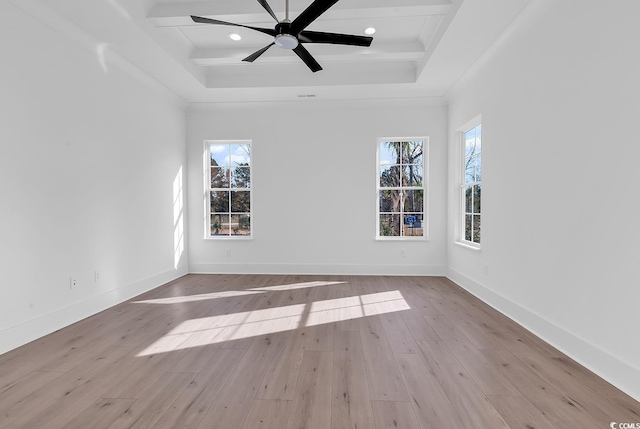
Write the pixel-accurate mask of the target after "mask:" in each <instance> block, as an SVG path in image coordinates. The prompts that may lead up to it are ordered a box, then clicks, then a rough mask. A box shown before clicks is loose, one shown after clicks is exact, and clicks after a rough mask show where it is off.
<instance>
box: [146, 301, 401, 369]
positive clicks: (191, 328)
mask: <svg viewBox="0 0 640 429" xmlns="http://www.w3.org/2000/svg"><path fill="white" fill-rule="evenodd" d="M204 295H210V294H204ZM177 298H184V297H177ZM165 299H170V298H165ZM410 308H411V307H409V304H407V302H406V301H405V299H404V297H403V296H402V294H401V293H400V291H397V290H395V291H389V292H379V293H372V294H367V295H359V296H352V297H345V298H336V299H327V300H322V301H314V302H312V303H311V304H310V305H307V304H296V305H287V306H282V307H275V308H265V309H260V310H253V311H245V312H239V313H233V314H225V315H219V316H211V317H202V318H198V319H191V320H185V321H184V322H182V323H180V324H179V325H178V326H176V327H175V328H174V329H172V330H171V331H170V332H168V333H167V334H166V335H164V336H163V337H161V338H159V339H158V340H157V341H155V342H154V343H153V344H151V345H150V346H149V347H147V348H145V349H144V350H143V351H141V352H140V353H138V355H137V356H148V355H152V354H157V353H168V352H172V351H176V350H184V349H189V348H193V347H201V346H206V345H210V344H218V343H223V342H226V341H234V340H240V339H245V338H251V337H257V336H260V335H267V334H273V333H277V332H286V331H291V330H294V329H297V328H299V327H301V326H305V327H307V326H318V325H323V324H327V323H333V322H341V321H345V320H353V319H358V318H362V317H367V316H375V315H378V314H385V313H392V312H397V311H404V310H409V309H410Z"/></svg>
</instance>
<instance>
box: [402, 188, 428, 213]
mask: <svg viewBox="0 0 640 429" xmlns="http://www.w3.org/2000/svg"><path fill="white" fill-rule="evenodd" d="M403 195H404V201H403V203H404V204H403V207H404V209H403V211H404V212H405V213H409V212H422V211H424V191H423V190H422V189H416V190H405V191H403Z"/></svg>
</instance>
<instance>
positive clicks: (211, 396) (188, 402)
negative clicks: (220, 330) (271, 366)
mask: <svg viewBox="0 0 640 429" xmlns="http://www.w3.org/2000/svg"><path fill="white" fill-rule="evenodd" d="M244 353H245V350H244V349H220V350H218V352H217V353H216V354H215V355H214V356H213V357H212V358H211V359H210V360H209V362H208V363H207V365H206V366H205V367H204V368H203V369H202V370H201V371H200V372H199V373H197V374H196V375H195V377H194V379H193V380H192V381H191V382H190V383H189V384H188V385H187V386H186V387H185V388H184V390H183V391H182V392H180V394H179V395H178V397H177V398H176V400H175V401H174V402H173V404H171V406H170V407H169V408H168V409H167V410H166V411H165V412H164V414H163V415H162V417H161V418H160V420H159V421H158V422H157V423H156V426H155V428H154V429H172V428H177V427H179V428H185V429H186V428H191V429H193V428H196V427H197V426H198V425H199V424H200V421H201V420H202V419H203V417H204V414H205V413H206V412H207V410H208V409H209V408H210V407H211V405H212V404H213V403H214V402H215V400H216V398H217V397H218V395H219V394H220V392H221V391H222V388H223V386H224V385H225V383H226V382H227V380H228V378H229V376H230V375H231V373H232V372H233V370H234V369H235V368H236V366H237V365H238V363H239V362H240V360H241V359H242V356H243V355H244Z"/></svg>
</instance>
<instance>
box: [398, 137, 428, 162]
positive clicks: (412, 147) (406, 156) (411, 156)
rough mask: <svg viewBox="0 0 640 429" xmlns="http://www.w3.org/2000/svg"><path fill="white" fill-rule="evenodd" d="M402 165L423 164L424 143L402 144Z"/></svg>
mask: <svg viewBox="0 0 640 429" xmlns="http://www.w3.org/2000/svg"><path fill="white" fill-rule="evenodd" d="M400 147H401V148H402V164H422V163H423V162H422V142H421V141H410V142H401V143H400Z"/></svg>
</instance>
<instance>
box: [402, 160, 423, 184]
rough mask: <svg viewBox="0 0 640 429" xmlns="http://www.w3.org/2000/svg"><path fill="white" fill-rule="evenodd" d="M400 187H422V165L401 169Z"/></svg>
mask: <svg viewBox="0 0 640 429" xmlns="http://www.w3.org/2000/svg"><path fill="white" fill-rule="evenodd" d="M402 186H422V165H407V166H405V167H403V169H402Z"/></svg>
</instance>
